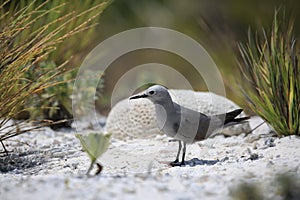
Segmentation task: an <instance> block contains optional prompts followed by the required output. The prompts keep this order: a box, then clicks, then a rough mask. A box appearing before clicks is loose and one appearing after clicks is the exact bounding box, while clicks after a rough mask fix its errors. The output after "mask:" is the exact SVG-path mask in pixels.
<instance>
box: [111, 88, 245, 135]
mask: <svg viewBox="0 0 300 200" xmlns="http://www.w3.org/2000/svg"><path fill="white" fill-rule="evenodd" d="M169 91H170V94H171V97H172V99H173V101H174V102H176V103H178V104H180V105H183V106H185V107H188V108H191V109H194V110H197V111H200V112H202V113H205V114H207V115H213V114H220V113H224V112H228V111H231V110H234V109H237V108H239V106H237V105H236V104H235V103H233V102H232V101H230V100H229V99H227V98H225V97H222V96H219V95H216V94H214V93H210V92H194V91H191V90H169ZM240 116H245V114H244V113H242V114H241V115H240ZM106 130H107V131H108V132H111V133H112V134H113V137H115V138H119V139H124V138H126V137H136V138H145V137H149V136H153V135H157V134H161V133H160V131H159V129H158V128H157V125H156V118H155V108H154V105H153V103H152V102H151V101H149V100H147V99H135V100H128V99H124V100H122V101H120V102H119V103H117V104H116V105H115V106H114V107H113V108H112V109H111V111H110V113H109V115H108V118H107V123H106ZM248 131H250V126H249V124H248V123H244V124H240V125H236V126H232V127H228V128H226V129H223V130H222V133H223V134H224V135H238V134H241V133H245V132H248Z"/></svg>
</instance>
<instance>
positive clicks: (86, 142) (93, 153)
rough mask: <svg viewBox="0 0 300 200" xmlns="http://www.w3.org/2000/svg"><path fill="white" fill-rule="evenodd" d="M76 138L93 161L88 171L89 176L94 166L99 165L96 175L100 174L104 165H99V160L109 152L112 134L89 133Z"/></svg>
mask: <svg viewBox="0 0 300 200" xmlns="http://www.w3.org/2000/svg"><path fill="white" fill-rule="evenodd" d="M76 137H77V138H78V139H79V140H80V143H81V146H82V148H83V150H84V151H85V152H86V153H87V154H88V156H89V158H90V159H91V164H90V167H89V169H88V171H87V173H86V174H87V175H89V174H90V171H91V170H92V169H93V166H94V164H96V165H97V167H98V170H97V172H96V174H95V175H98V174H100V172H101V171H102V168H103V167H102V165H101V164H99V163H97V162H96V161H97V159H98V158H99V157H100V156H101V155H102V154H103V153H104V152H105V151H106V150H107V148H108V146H109V143H110V138H111V134H110V133H106V134H104V133H88V134H84V135H83V134H76Z"/></svg>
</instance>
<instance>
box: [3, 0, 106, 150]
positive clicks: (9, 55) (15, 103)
mask: <svg viewBox="0 0 300 200" xmlns="http://www.w3.org/2000/svg"><path fill="white" fill-rule="evenodd" d="M20 2H21V4H22V2H26V1H19V3H20ZM39 2H40V1H38V0H33V1H28V4H26V5H21V6H16V7H14V6H12V4H14V1H10V0H7V1H4V2H3V3H1V4H0V14H1V15H0V80H1V81H0V142H1V144H2V145H3V141H4V140H6V139H9V138H11V137H14V136H17V135H20V134H21V133H24V132H27V131H30V130H32V129H35V128H38V127H40V126H42V125H43V124H45V123H42V124H40V125H38V126H33V127H30V128H29V127H28V125H26V123H24V121H22V122H21V121H17V122H14V123H11V119H14V118H16V116H18V115H19V114H20V113H22V112H25V111H28V110H30V109H32V108H31V106H32V105H29V104H28V102H29V101H31V100H32V99H33V98H35V97H37V96H38V95H40V94H41V93H43V92H44V91H45V90H46V89H47V88H50V87H53V86H57V85H59V84H61V83H63V82H65V81H66V80H63V81H60V79H58V77H59V76H62V75H64V74H66V72H68V69H67V68H66V64H67V63H68V60H64V61H63V62H61V63H60V64H58V65H57V66H55V67H52V68H47V69H44V68H42V67H41V63H43V61H45V60H47V59H49V58H50V56H51V53H53V52H55V51H56V50H57V49H56V48H57V47H58V46H59V45H60V44H62V43H63V42H64V41H66V39H67V38H69V37H71V36H73V35H75V34H77V33H79V32H82V31H85V30H87V29H88V28H89V27H90V26H91V23H90V22H91V21H92V20H93V19H95V18H96V17H97V16H98V15H99V14H100V13H101V11H102V10H103V9H104V7H105V3H101V4H99V3H98V4H97V5H95V6H93V7H91V8H89V9H87V10H84V11H82V12H80V13H75V12H73V11H72V12H69V13H63V16H61V14H62V13H60V11H61V9H62V8H64V7H66V6H68V4H67V3H61V4H59V5H55V6H52V5H53V4H52V3H53V2H57V1H51V0H48V1H42V3H41V2H40V3H39ZM12 8H14V9H12ZM57 13H60V14H59V15H55V14H57ZM91 13H94V14H93V15H91ZM49 15H55V16H52V17H51V20H47V19H49V17H47V16H49ZM82 17H84V18H85V19H86V20H85V21H82V22H81V23H79V24H77V23H76V24H75V25H73V26H70V24H74V23H75V21H77V20H79V19H81V18H82ZM45 18H46V19H45ZM42 22H45V23H42ZM30 73H34V76H33V77H28V74H30ZM33 101H36V102H38V101H40V99H38V98H36V99H35V100H33ZM33 107H34V108H33V109H43V108H41V107H36V106H35V105H34V106H33ZM25 122H26V121H25ZM49 123H51V122H47V123H46V124H49ZM3 147H4V145H3ZM4 148H5V147H4Z"/></svg>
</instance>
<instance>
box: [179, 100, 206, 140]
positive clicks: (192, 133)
mask: <svg viewBox="0 0 300 200" xmlns="http://www.w3.org/2000/svg"><path fill="white" fill-rule="evenodd" d="M175 108H176V112H177V114H178V115H180V125H179V129H178V132H177V134H179V135H180V136H182V137H184V138H186V140H189V141H186V142H188V143H191V142H194V141H195V140H200V138H201V139H204V138H205V137H206V133H207V130H208V128H209V122H210V118H209V117H208V116H206V115H205V114H203V113H200V112H197V111H194V110H191V109H189V108H186V107H182V106H179V105H178V104H177V105H176V106H175ZM179 139H180V138H179ZM182 140H183V139H182Z"/></svg>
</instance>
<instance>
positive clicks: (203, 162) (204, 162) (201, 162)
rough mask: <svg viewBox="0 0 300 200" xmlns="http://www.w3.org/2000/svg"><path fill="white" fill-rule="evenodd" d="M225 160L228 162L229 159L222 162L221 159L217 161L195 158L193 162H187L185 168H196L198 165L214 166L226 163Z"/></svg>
mask: <svg viewBox="0 0 300 200" xmlns="http://www.w3.org/2000/svg"><path fill="white" fill-rule="evenodd" d="M225 160H228V158H227V157H225V158H223V159H221V160H219V159H217V160H200V159H198V158H193V159H191V160H187V161H185V166H190V167H194V166H197V165H214V164H216V163H218V162H224V161H225ZM183 167H184V166H183Z"/></svg>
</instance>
